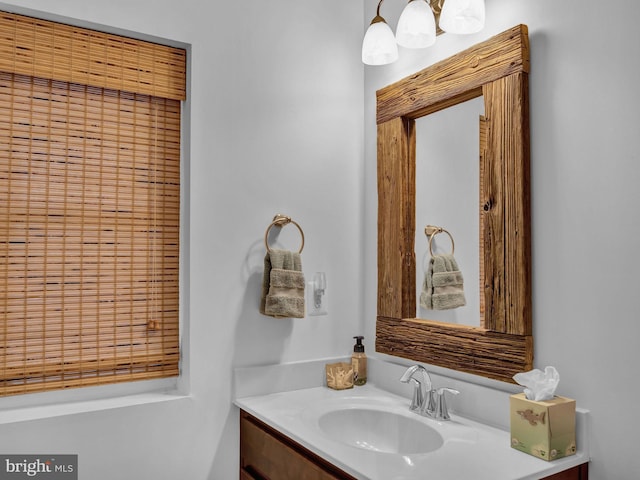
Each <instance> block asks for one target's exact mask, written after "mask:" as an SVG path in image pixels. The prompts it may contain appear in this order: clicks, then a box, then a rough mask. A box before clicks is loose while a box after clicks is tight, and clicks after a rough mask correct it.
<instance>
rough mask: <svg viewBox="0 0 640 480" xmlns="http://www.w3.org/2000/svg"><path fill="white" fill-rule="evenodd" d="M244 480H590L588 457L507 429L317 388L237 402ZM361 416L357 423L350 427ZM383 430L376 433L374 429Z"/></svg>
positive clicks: (394, 399)
mask: <svg viewBox="0 0 640 480" xmlns="http://www.w3.org/2000/svg"><path fill="white" fill-rule="evenodd" d="M235 403H236V405H237V406H238V407H239V408H240V476H239V478H240V479H243V480H248V479H255V480H263V479H277V480H287V479H292V480H307V479H309V480H316V479H317V480H329V479H334V480H335V479H347V480H349V479H356V480H361V479H363V480H364V479H366V480H392V479H398V480H400V479H402V480H412V479H415V480H420V479H423V478H425V473H426V472H428V473H429V476H430V478H437V479H439V480H447V479H451V480H453V479H455V480H458V479H461V478H473V479H474V480H517V479H520V480H525V479H526V480H534V479H535V480H537V479H553V480H586V479H587V478H588V466H587V462H588V453H587V452H586V451H585V450H584V449H582V448H580V447H579V450H578V452H577V453H576V455H573V456H570V457H565V458H562V459H559V460H556V461H553V462H546V461H544V460H540V459H537V458H535V457H532V456H530V455H526V454H523V453H522V452H518V451H516V450H514V449H512V448H511V447H510V445H509V433H508V432H507V431H504V430H501V429H497V428H493V427H490V426H487V425H484V424H481V423H477V422H475V421H472V420H469V419H466V418H464V417H459V416H457V415H452V418H451V420H450V421H435V420H433V419H428V418H424V417H422V416H419V415H417V414H415V413H413V412H409V411H408V408H407V406H408V402H407V399H405V398H403V397H401V396H398V395H395V394H392V393H389V392H387V391H384V390H381V389H379V388H377V387H375V386H373V385H367V386H365V387H360V388H358V389H352V390H346V391H345V390H341V391H335V390H331V389H328V388H325V387H314V388H307V389H301V390H294V391H289V392H278V393H273V394H268V395H257V396H253V397H245V398H240V399H237V400H236V402H235ZM353 419H356V420H357V421H352V420H353ZM376 430H378V432H376Z"/></svg>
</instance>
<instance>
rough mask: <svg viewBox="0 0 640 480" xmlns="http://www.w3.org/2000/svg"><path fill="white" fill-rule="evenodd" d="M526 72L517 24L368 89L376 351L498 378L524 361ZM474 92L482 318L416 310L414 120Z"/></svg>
mask: <svg viewBox="0 0 640 480" xmlns="http://www.w3.org/2000/svg"><path fill="white" fill-rule="evenodd" d="M528 73H529V39H528V29H527V27H526V25H518V26H516V27H513V28H512V29H510V30H507V31H505V32H503V33H501V34H499V35H496V36H495V37H492V38H490V39H489V40H487V41H485V42H482V43H480V44H478V45H475V46H473V47H471V48H469V49H467V50H465V51H463V52H461V53H458V54H456V55H454V56H452V57H450V58H448V59H446V60H443V61H441V62H439V63H437V64H435V65H433V66H431V67H428V68H425V69H424V70H421V71H420V72H417V73H415V74H413V75H410V76H408V77H406V78H404V79H402V80H400V81H398V82H396V83H393V84H391V85H389V86H387V87H385V88H382V89H381V90H378V92H376V96H377V124H378V147H377V148H378V300H377V301H378V306H377V309H378V316H377V322H376V351H378V352H380V353H384V354H389V355H395V356H399V357H404V358H409V359H412V360H415V361H419V362H425V363H429V364H433V365H439V366H443V367H447V368H452V369H455V370H460V371H464V372H467V373H473V374H477V375H482V376H485V377H489V378H493V379H497V380H502V381H507V382H513V379H512V376H513V375H514V374H515V373H517V372H521V371H525V370H530V369H531V368H532V367H533V336H532V318H531V226H530V225H531V217H530V189H529V176H530V173H529V168H530V167H529V164H530V157H529V95H528ZM480 95H483V97H484V105H485V115H484V116H483V117H481V118H480V120H479V128H480V131H481V135H480V138H481V151H480V159H479V161H480V170H479V171H480V179H479V185H480V199H479V215H480V232H479V240H480V250H481V252H480V263H481V265H480V272H481V279H480V285H481V289H482V290H483V291H482V292H481V301H480V304H481V308H480V310H481V312H480V317H481V325H480V327H470V326H463V325H457V324H449V323H443V322H436V321H433V320H427V319H419V318H415V316H416V261H415V249H414V247H415V246H414V238H415V188H416V186H415V183H416V182H415V119H417V118H420V117H422V116H425V115H428V114H430V113H433V112H436V111H439V110H442V109H444V108H447V107H450V106H452V105H456V104H458V103H461V102H464V101H466V100H470V99H472V98H475V97H478V96H480Z"/></svg>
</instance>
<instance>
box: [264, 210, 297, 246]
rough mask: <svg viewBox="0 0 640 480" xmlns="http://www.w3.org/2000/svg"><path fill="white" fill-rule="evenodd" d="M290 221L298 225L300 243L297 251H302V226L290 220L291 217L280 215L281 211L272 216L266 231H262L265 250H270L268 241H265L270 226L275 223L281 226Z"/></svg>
mask: <svg viewBox="0 0 640 480" xmlns="http://www.w3.org/2000/svg"><path fill="white" fill-rule="evenodd" d="M290 223H293V224H294V225H295V226H296V227H298V231H299V232H300V236H301V237H302V244H301V245H300V250H298V253H302V249H303V248H304V232H303V231H302V228H301V227H300V225H298V224H297V223H296V222H294V221H293V220H291V217H288V216H286V215H282V214H281V213H278V214H276V216H275V217H273V221H272V222H271V224H270V225H269V226H268V227H267V231H266V232H264V246H265V247H267V252H271V249H270V248H269V242H268V241H267V239H268V237H269V232H270V231H271V227H273V226H274V225H275V226H276V227H280V228H282V227H284V226H285V225H288V224H290Z"/></svg>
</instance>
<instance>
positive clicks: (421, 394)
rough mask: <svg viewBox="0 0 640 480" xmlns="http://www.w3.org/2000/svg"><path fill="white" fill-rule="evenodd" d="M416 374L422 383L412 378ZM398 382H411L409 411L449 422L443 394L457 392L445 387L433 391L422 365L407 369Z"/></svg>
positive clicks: (427, 374) (427, 373)
mask: <svg viewBox="0 0 640 480" xmlns="http://www.w3.org/2000/svg"><path fill="white" fill-rule="evenodd" d="M417 373H419V374H420V375H421V376H422V381H420V380H417V379H416V378H414V375H416V374H417ZM400 381H401V382H402V383H409V382H411V384H412V385H413V395H412V397H411V405H410V406H409V410H411V411H412V412H416V413H417V414H418V415H423V416H425V417H430V418H435V419H436V420H449V418H450V417H449V410H448V408H447V402H446V397H445V393H446V392H449V393H452V394H454V395H457V394H458V393H460V392H459V391H458V390H454V389H453V388H447V387H443V388H438V389H433V388H432V383H431V377H430V376H429V372H428V371H427V369H426V368H424V367H423V366H422V365H413V366H412V367H409V368H408V369H407V371H406V372H404V374H403V375H402V377H400Z"/></svg>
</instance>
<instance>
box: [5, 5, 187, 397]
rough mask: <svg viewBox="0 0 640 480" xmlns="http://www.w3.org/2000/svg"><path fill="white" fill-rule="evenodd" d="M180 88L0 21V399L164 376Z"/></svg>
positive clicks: (119, 55) (141, 51) (174, 57)
mask: <svg viewBox="0 0 640 480" xmlns="http://www.w3.org/2000/svg"><path fill="white" fill-rule="evenodd" d="M185 77H186V52H185V51H184V50H182V49H177V48H173V47H168V46H164V45H158V44H154V43H150V42H144V41H140V40H135V39H131V38H125V37H121V36H117V35H111V34H106V33H102V32H97V31H93V30H88V29H83V28H78V27H74V26H69V25H64V24H60V23H55V22H49V21H44V20H39V19H34V18H30V17H25V16H21V15H15V14H10V13H4V12H0V283H1V285H0V312H1V315H0V395H11V394H19V393H29V392H38V391H45V390H53V389H61V388H68V387H76V386H88V385H99V384H105V383H115V382H122V381H132V380H138V379H150V378H161V377H169V376H175V375H178V367H179V364H178V362H179V331H178V325H179V227H180V109H181V100H184V98H185V85H186V78H185Z"/></svg>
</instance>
